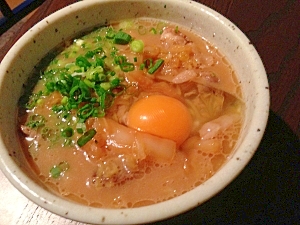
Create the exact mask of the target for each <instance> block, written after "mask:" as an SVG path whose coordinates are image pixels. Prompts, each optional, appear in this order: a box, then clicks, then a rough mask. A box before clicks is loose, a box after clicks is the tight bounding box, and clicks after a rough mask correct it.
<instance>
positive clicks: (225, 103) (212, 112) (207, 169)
mask: <svg viewBox="0 0 300 225" xmlns="http://www.w3.org/2000/svg"><path fill="white" fill-rule="evenodd" d="M125 25H126V26H125ZM113 26H114V27H115V29H119V28H120V26H121V27H122V29H123V31H125V32H126V33H128V34H130V35H131V36H132V37H133V38H134V39H141V40H143V42H144V52H143V53H134V52H132V51H131V50H130V48H129V47H128V45H122V46H120V45H118V46H117V47H118V49H119V54H121V55H125V56H126V57H127V59H128V61H130V62H133V63H134V66H135V70H134V71H130V72H122V71H120V70H118V72H117V76H119V77H120V78H121V80H122V84H123V85H125V86H126V91H124V92H122V94H120V95H118V96H117V97H116V98H115V99H114V102H113V104H112V106H111V107H110V108H109V109H108V110H107V112H106V116H105V118H90V119H88V120H87V121H86V126H87V128H94V129H96V130H97V134H96V136H94V138H93V139H92V140H91V141H89V142H88V143H87V144H86V145H84V146H83V147H79V146H78V145H77V144H76V140H77V139H78V138H79V137H80V136H81V134H79V133H77V132H76V131H75V132H74V135H73V136H72V137H70V138H62V137H61V135H60V132H61V130H62V129H63V126H65V125H66V124H67V125H68V126H70V127H72V128H73V129H74V130H75V129H76V128H75V126H76V123H75V122H74V121H75V118H76V111H74V110H71V111H70V116H71V119H70V120H69V121H67V122H66V121H65V120H64V119H62V117H60V116H57V115H56V114H55V113H54V112H53V111H52V106H53V105H55V104H57V103H59V102H61V100H62V98H63V96H62V95H61V94H59V93H58V92H52V93H50V94H49V95H43V96H42V97H40V102H39V104H37V105H36V106H35V107H34V108H32V109H30V110H27V112H26V114H24V115H22V116H20V117H19V121H20V127H21V128H22V130H23V132H21V133H20V141H21V144H22V148H23V151H24V152H25V155H28V161H29V162H30V163H31V165H32V168H33V169H34V171H35V172H36V174H37V176H38V177H39V178H40V180H41V181H42V182H43V183H44V184H45V185H46V186H47V187H48V188H49V189H50V190H52V191H54V192H55V193H57V194H58V195H61V196H63V197H65V198H68V199H71V200H74V201H77V202H80V203H82V204H86V205H90V206H95V207H104V208H130V207H139V206H143V205H149V204H154V203H157V202H162V201H165V200H168V199H171V198H174V197H176V196H179V195H181V194H183V193H186V192H188V191H189V190H191V189H193V188H195V187H196V186H198V185H200V184H201V183H203V182H205V181H206V180H207V179H209V178H210V177H211V176H213V175H214V174H215V173H216V172H217V171H218V170H219V168H220V167H222V165H224V164H225V163H226V161H227V160H228V159H229V158H230V155H231V154H232V152H233V150H234V146H235V144H236V142H237V140H238V137H239V133H240V128H241V125H242V121H243V102H242V100H241V99H242V96H241V89H240V86H239V85H238V82H237V78H236V75H235V72H234V71H233V69H232V67H231V66H230V64H229V62H228V61H227V60H226V59H225V57H224V56H223V55H222V54H221V53H220V52H219V51H218V49H217V48H216V47H214V46H212V45H211V44H210V43H208V42H207V41H205V40H204V39H203V38H201V37H199V36H198V35H195V34H194V33H192V32H191V31H188V30H186V29H185V28H182V27H178V28H177V27H176V25H174V24H169V23H165V22H157V21H152V20H151V21H150V20H135V21H126V22H121V23H116V24H114V25H113ZM153 27H154V28H156V29H157V31H158V33H157V34H153V33H151V32H150V30H151V28H153ZM160 27H164V29H165V31H164V32H165V33H163V35H165V38H166V39H164V38H162V36H161V34H159V30H160ZM177 29H178V30H177ZM168 30H169V31H168ZM99 33H101V32H99ZM76 40H77V43H81V44H82V40H84V41H83V42H86V43H87V44H86V45H88V44H92V40H94V39H93V38H90V39H89V38H88V37H87V38H83V39H76ZM78 40H79V41H78ZM162 40H163V41H162ZM170 40H171V41H170ZM74 45H76V42H75V44H74ZM77 45H78V44H77ZM70 49H71V47H68V49H66V50H64V51H63V52H62V53H61V54H59V55H58V56H57V58H56V59H55V60H56V62H57V63H52V64H50V65H49V66H48V68H47V69H46V70H50V69H54V68H56V67H60V68H62V67H64V66H65V65H66V64H68V63H71V62H72V60H74V58H72V57H70V55H72V54H71V53H70ZM68 51H69V52H68ZM85 51H86V50H85V49H84V48H83V47H82V46H81V47H80V48H79V50H78V51H77V53H76V54H83V53H84V52H85ZM67 53H68V58H66V54H67ZM76 56H78V55H75V56H74V57H76ZM135 57H136V59H137V60H135ZM150 57H151V58H153V59H158V58H162V59H164V60H165V61H164V65H163V66H162V67H161V68H160V69H159V70H158V71H157V72H155V73H154V74H153V75H149V74H147V72H145V70H140V69H139V66H140V64H141V63H143V61H144V60H145V59H146V58H150ZM55 60H54V61H55ZM108 60H110V59H108ZM135 61H136V62H135ZM109 66H110V67H111V68H114V65H113V61H112V60H111V61H109ZM187 70H188V71H194V72H195V73H196V74H197V76H193V77H192V78H190V79H187V80H186V81H183V82H182V81H180V82H179V83H176V82H178V80H177V81H176V82H175V83H174V80H173V79H174V77H176V76H177V75H178V74H180V73H181V72H183V71H187ZM192 75H193V74H192ZM177 78H178V77H177ZM178 79H179V80H180V79H186V78H185V77H184V76H183V78H182V77H179V78H178ZM44 86H45V82H44V81H43V80H40V81H39V82H38V83H37V85H36V86H35V88H34V90H33V93H38V92H39V91H42V90H43V89H44ZM157 94H159V95H165V96H169V97H172V98H175V99H178V100H179V101H180V102H182V103H183V104H184V105H185V106H186V107H187V108H188V110H189V112H190V114H191V116H192V120H193V125H192V129H191V132H190V134H189V137H188V138H187V139H186V140H185V142H184V143H183V144H181V145H180V146H176V151H175V154H174V155H172V151H171V150H170V154H167V156H166V157H167V158H168V159H167V160H165V159H161V158H160V154H161V149H159V146H161V144H160V143H161V142H160V141H162V140H161V138H158V139H157V138H154V139H153V141H152V139H151V143H153V144H154V145H156V146H158V147H157V148H155V147H154V150H153V151H154V153H153V154H152V153H151V154H152V155H151V154H148V153H147V152H146V153H145V152H143V151H140V150H139V149H137V148H136V146H134V143H135V144H136V143H140V142H138V141H136V139H138V138H139V137H140V136H141V135H144V134H139V133H141V132H139V131H136V130H133V129H132V128H128V127H127V124H126V123H127V122H126V121H127V120H126V116H127V113H128V110H129V109H130V107H131V106H132V104H134V103H135V102H136V101H138V100H139V99H142V98H144V97H145V96H150V95H157ZM36 114H38V115H43V116H44V117H45V120H46V122H45V126H44V128H45V127H47V129H43V128H37V129H29V128H28V127H27V126H26V125H25V124H26V123H27V122H28V121H29V118H30V116H32V115H36ZM209 129H211V130H214V131H215V132H212V131H210V132H209V131H208V130H209ZM49 130H50V131H49ZM118 133H121V135H120V137H117V134H118ZM142 137H144V136H142ZM107 138H112V139H111V140H109V139H107ZM121 139H122V140H121ZM120 140H121V141H120ZM118 141H119V142H118ZM112 142H114V143H115V142H116V143H117V144H111V143H112ZM121 142H122V145H121V144H120V143H121ZM164 143H166V145H169V144H170V141H168V140H167V141H166V142H164ZM155 151H157V152H155ZM156 153H157V154H156ZM170 155H171V156H170ZM62 162H67V164H68V168H67V169H66V170H65V171H62V172H61V173H60V176H58V177H57V178H53V177H51V175H50V172H49V171H50V169H51V168H53V166H54V165H58V164H59V163H62Z"/></svg>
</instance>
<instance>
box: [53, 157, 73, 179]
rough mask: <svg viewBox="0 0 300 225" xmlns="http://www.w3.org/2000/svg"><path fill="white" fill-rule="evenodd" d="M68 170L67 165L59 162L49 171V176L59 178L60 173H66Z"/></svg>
mask: <svg viewBox="0 0 300 225" xmlns="http://www.w3.org/2000/svg"><path fill="white" fill-rule="evenodd" d="M69 168H70V166H69V163H67V162H65V161H63V162H60V163H59V164H58V165H54V166H53V167H52V168H51V169H50V176H51V177H53V178H59V177H60V176H61V175H62V173H63V172H65V171H67V170H68V169H69Z"/></svg>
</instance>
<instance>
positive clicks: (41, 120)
mask: <svg viewBox="0 0 300 225" xmlns="http://www.w3.org/2000/svg"><path fill="white" fill-rule="evenodd" d="M44 125H45V117H43V116H42V115H39V114H34V115H32V116H30V117H29V121H28V122H27V123H26V126H27V127H30V128H32V129H34V128H38V127H42V126H44Z"/></svg>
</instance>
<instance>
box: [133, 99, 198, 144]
mask: <svg viewBox="0 0 300 225" xmlns="http://www.w3.org/2000/svg"><path fill="white" fill-rule="evenodd" d="M127 119H128V120H127V125H128V126H129V127H131V128H134V129H136V130H139V131H143V132H146V133H148V134H152V135H156V136H158V137H162V138H167V139H171V140H174V141H175V142H176V143H177V144H178V145H180V144H182V143H183V141H185V140H186V139H187V137H188V136H189V134H190V131H191V128H192V117H191V115H190V112H189V111H188V109H187V107H186V106H185V105H184V104H183V103H182V102H180V101H179V100H177V99H175V98H171V97H168V96H164V95H150V96H148V97H145V98H142V99H140V100H138V101H137V102H135V103H134V104H133V105H132V106H131V108H130V109H129V112H128V118H127Z"/></svg>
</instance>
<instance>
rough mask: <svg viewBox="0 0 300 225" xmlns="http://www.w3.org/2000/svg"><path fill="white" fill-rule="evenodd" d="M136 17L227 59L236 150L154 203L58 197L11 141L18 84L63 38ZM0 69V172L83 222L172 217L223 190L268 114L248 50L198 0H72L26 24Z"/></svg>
mask: <svg viewBox="0 0 300 225" xmlns="http://www.w3.org/2000/svg"><path fill="white" fill-rule="evenodd" d="M137 17H150V18H157V19H162V20H168V21H172V22H175V23H178V24H180V25H182V26H185V27H187V28H188V29H191V30H193V31H194V32H196V33H198V34H199V35H201V36H202V37H204V38H205V39H206V40H208V41H209V42H210V43H212V44H213V45H214V46H217V47H218V49H219V50H220V52H221V53H223V54H224V55H225V56H226V58H227V59H229V61H230V63H231V64H232V66H233V68H234V69H235V71H236V74H237V76H238V81H239V82H240V83H241V85H242V92H243V96H244V100H245V103H246V112H245V113H246V115H245V122H244V127H243V129H242V133H241V137H240V140H239V142H238V144H237V148H236V151H235V153H234V154H233V155H232V159H231V160H230V161H229V162H228V163H227V164H226V165H225V166H223V168H222V169H221V170H220V171H219V172H217V174H215V175H214V176H213V177H212V178H211V179H209V180H208V181H207V182H205V183H204V184H203V185H200V186H199V187H197V188H195V189H194V190H192V191H190V192H188V193H186V194H184V195H182V196H179V197H177V198H174V199H172V200H169V201H166V202H163V203H160V204H156V205H152V206H146V207H141V208H136V209H123V210H121V209H120V210H109V209H97V208H91V207H87V206H82V205H78V204H76V203H72V202H69V201H67V200H63V199H60V198H59V197H57V196H55V195H54V194H52V193H50V192H48V191H47V190H45V189H44V188H43V187H41V186H40V185H39V182H38V180H37V179H36V177H35V176H34V174H33V173H32V172H31V170H30V168H29V166H28V164H27V163H26V160H25V159H24V156H23V154H22V153H21V150H20V146H19V144H18V142H17V141H16V139H17V136H16V112H17V108H16V107H17V102H18V99H19V97H20V95H21V94H22V91H23V90H22V88H23V84H24V83H25V82H26V81H27V79H28V77H29V76H30V74H31V72H32V70H33V68H34V67H35V66H36V64H37V63H38V62H39V61H40V60H41V59H42V58H43V57H44V56H45V55H46V54H47V53H48V52H49V51H50V50H51V49H53V48H54V47H56V46H57V45H58V44H59V43H61V42H62V41H64V40H68V39H69V38H71V37H74V35H78V34H80V32H82V31H85V30H87V29H88V28H93V27H95V26H99V25H107V24H109V23H110V22H111V21H116V20H121V19H128V18H137ZM0 68H1V70H0V162H1V163H0V165H1V169H2V171H3V172H4V174H5V175H6V176H7V177H8V179H9V180H10V181H11V182H12V183H13V185H14V186H16V188H18V189H19V190H20V191H21V192H22V193H23V194H24V195H26V196H27V197H28V198H30V199H31V200H33V201H34V202H36V203H37V204H39V205H41V206H42V207H44V208H46V209H48V210H50V211H52V212H54V213H56V214H59V215H61V216H65V217H68V218H71V219H74V220H79V221H83V222H89V223H108V224H121V223H122V224H127V223H144V222H150V221H155V220H160V219H163V218H167V217H170V216H174V215H176V214H178V213H181V212H183V211H186V210H188V209H190V208H192V207H195V206H196V205H198V204H201V203H203V202H204V201H206V200H207V199H209V198H211V197H212V196H213V195H215V194H216V193H217V192H218V191H220V190H221V189H223V188H224V187H225V186H226V185H227V184H228V183H229V182H230V181H232V180H233V179H234V178H235V177H236V176H237V175H238V173H239V172H240V171H241V170H242V169H243V167H244V166H245V165H246V164H247V162H248V161H249V160H250V158H251V157H252V155H253V154H254V152H255V150H256V148H257V146H258V144H259V142H260V140H261V138H262V135H263V132H264V129H265V125H266V122H267V117H268V111H269V91H268V82H267V79H266V74H265V70H264V67H263V65H262V62H261V60H260V57H259V56H258V54H257V52H256V50H255V48H254V47H253V46H252V44H251V43H250V42H249V40H248V39H247V38H246V37H245V35H244V34H243V33H242V32H241V31H240V30H239V29H238V28H237V27H236V26H235V25H234V24H232V23H231V22H230V21H229V20H227V19H226V18H224V17H223V16H221V15H219V14H218V13H216V12H214V11H213V10H211V9H209V8H207V7H205V6H203V5H201V4H199V3H195V2H190V1H185V0H178V1H174V0H165V1H159V0H152V1H133V0H129V1H119V0H117V1H84V2H78V3H76V4H73V5H70V6H68V7H66V8H64V9H62V10H60V11H58V12H56V13H54V14H52V15H51V16H49V17H47V18H45V19H44V20H42V21H41V22H39V23H38V24H37V25H36V26H34V27H33V28H32V29H30V30H29V31H28V32H27V33H26V34H25V35H24V36H23V37H22V38H20V40H19V41H18V42H17V43H16V44H15V45H14V46H13V47H12V49H11V50H10V51H9V53H8V54H7V55H6V57H5V58H4V59H3V61H2V62H1V65H0ZM20 168H21V170H20ZM32 181H34V182H32ZM79 212H80V213H79ZM95 215H97V216H95ZM139 215H143V216H142V217H141V216H139Z"/></svg>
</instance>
